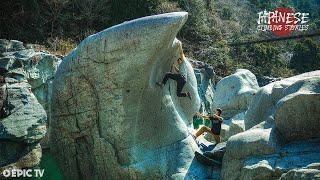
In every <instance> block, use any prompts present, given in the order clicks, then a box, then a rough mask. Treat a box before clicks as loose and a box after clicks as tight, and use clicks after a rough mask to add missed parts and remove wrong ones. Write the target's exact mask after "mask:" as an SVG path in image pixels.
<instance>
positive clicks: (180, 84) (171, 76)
mask: <svg viewBox="0 0 320 180" xmlns="http://www.w3.org/2000/svg"><path fill="white" fill-rule="evenodd" d="M168 79H173V80H175V81H176V82H177V96H178V97H186V96H187V93H182V92H181V91H182V88H183V86H184V85H185V84H186V79H185V77H184V76H183V75H181V74H174V73H166V75H165V76H164V78H163V80H162V84H163V85H165V84H166V83H167V81H168Z"/></svg>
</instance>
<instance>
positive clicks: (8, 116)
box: [0, 78, 47, 172]
mask: <svg viewBox="0 0 320 180" xmlns="http://www.w3.org/2000/svg"><path fill="white" fill-rule="evenodd" d="M6 81H7V84H2V88H1V89H2V91H4V93H1V94H3V96H2V98H3V101H5V102H6V103H3V105H4V106H6V107H5V109H6V111H7V113H5V114H2V115H3V116H2V117H1V120H0V149H1V152H0V154H1V156H0V157H1V158H0V172H2V171H3V170H5V169H9V168H19V169H21V168H31V167H34V166H36V165H38V164H39V162H40V159H41V155H42V153H41V146H40V144H39V141H40V140H41V139H42V138H43V137H44V136H45V134H46V120H47V115H46V112H45V110H44V109H43V107H42V106H41V105H40V104H39V103H38V101H37V99H36V97H35V96H34V95H33V94H32V93H31V92H30V89H31V86H30V85H29V84H28V83H26V82H15V81H14V80H10V78H8V79H6ZM10 81H11V82H14V83H8V82H10Z"/></svg>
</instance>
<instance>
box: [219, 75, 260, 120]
mask: <svg viewBox="0 0 320 180" xmlns="http://www.w3.org/2000/svg"><path fill="white" fill-rule="evenodd" d="M258 89H259V86H258V82H257V79H256V77H255V75H254V74H252V73H251V72H250V71H249V70H246V69H238V70H237V71H236V72H235V73H234V74H232V75H230V76H227V77H224V78H223V79H221V80H220V81H219V82H218V83H217V85H216V89H215V91H214V96H213V100H214V102H213V108H214V109H216V108H221V109H222V111H223V113H222V116H223V117H224V118H225V119H228V118H231V117H232V116H234V115H236V114H238V113H241V112H243V111H246V110H247V109H248V107H249V105H250V103H251V100H252V98H253V97H254V96H255V93H256V92H257V91H258Z"/></svg>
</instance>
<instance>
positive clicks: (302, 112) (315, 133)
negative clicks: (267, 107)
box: [274, 76, 320, 141]
mask: <svg viewBox="0 0 320 180" xmlns="http://www.w3.org/2000/svg"><path fill="white" fill-rule="evenodd" d="M283 94H285V96H284V97H283V98H282V99H280V100H279V101H278V103H277V104H276V111H275V116H274V117H275V122H276V126H277V129H278V130H279V131H280V133H281V134H282V135H283V136H284V138H285V139H286V140H287V141H292V140H299V139H308V138H312V137H320V131H319V129H320V121H319V119H320V108H319V107H320V76H318V77H312V78H309V79H305V80H300V81H297V82H295V83H293V84H292V85H291V86H289V87H287V88H286V89H285V90H284V92H283Z"/></svg>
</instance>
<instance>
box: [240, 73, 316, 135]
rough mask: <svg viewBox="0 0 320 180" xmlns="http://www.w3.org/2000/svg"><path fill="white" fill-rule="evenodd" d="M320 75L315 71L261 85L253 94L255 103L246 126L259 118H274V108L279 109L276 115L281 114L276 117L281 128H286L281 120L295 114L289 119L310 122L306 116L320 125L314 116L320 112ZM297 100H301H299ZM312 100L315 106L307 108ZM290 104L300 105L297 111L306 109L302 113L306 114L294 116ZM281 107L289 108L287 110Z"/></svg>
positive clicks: (254, 122) (261, 120) (262, 119)
mask: <svg viewBox="0 0 320 180" xmlns="http://www.w3.org/2000/svg"><path fill="white" fill-rule="evenodd" d="M319 76H320V71H313V72H308V73H304V74H300V75H297V76H293V77H290V78H286V79H283V80H281V81H276V82H274V83H271V84H268V85H266V86H264V87H262V88H261V89H260V90H259V91H258V92H257V94H256V96H255V97H254V98H253V100H252V103H251V104H250V107H249V109H248V111H247V112H246V115H245V128H246V129H250V128H251V127H253V126H255V125H257V124H259V123H260V122H263V121H266V120H267V119H270V117H271V118H272V119H274V118H273V116H274V113H275V112H274V111H275V109H277V111H278V113H276V114H277V115H276V117H279V119H278V120H276V121H277V122H278V123H277V126H279V127H278V128H280V129H281V128H284V126H281V125H280V124H281V123H285V121H286V120H289V118H293V119H291V120H290V121H288V122H289V123H290V124H291V123H299V122H302V121H308V122H309V120H307V119H308V118H311V119H310V121H313V122H314V123H317V122H318V124H317V126H316V127H315V128H319V121H316V120H315V119H319V118H318V117H319V114H320V113H319V109H318V108H317V107H319V106H317V102H319V101H318V96H319V85H318V83H319ZM308 81H312V82H308ZM301 96H304V97H305V98H306V100H307V99H310V100H311V101H307V102H306V101H303V100H301V98H302V99H304V97H301ZM312 99H314V100H312ZM297 100H299V102H297ZM294 104H295V105H294ZM310 104H313V105H314V106H313V109H312V108H311V109H310V108H309V109H308V108H307V107H310ZM290 105H291V107H293V106H294V108H295V110H297V109H299V107H300V108H301V109H299V110H298V112H300V113H302V112H304V113H303V114H304V115H306V116H307V118H298V117H299V116H296V117H295V115H297V114H294V112H293V111H292V110H290V109H288V106H290ZM303 106H304V107H303ZM283 108H285V109H283ZM281 109H283V110H284V111H287V112H284V111H283V110H281ZM310 110H312V111H310ZM298 112H297V113H298ZM306 112H312V113H306ZM311 116H312V117H311ZM284 118H285V119H284ZM298 119H299V120H298ZM294 120H295V121H294ZM296 125H299V124H296ZM313 125H314V124H313ZM280 126H281V127H280ZM310 127H311V126H310ZM288 129H289V128H288ZM300 129H302V128H300Z"/></svg>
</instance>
